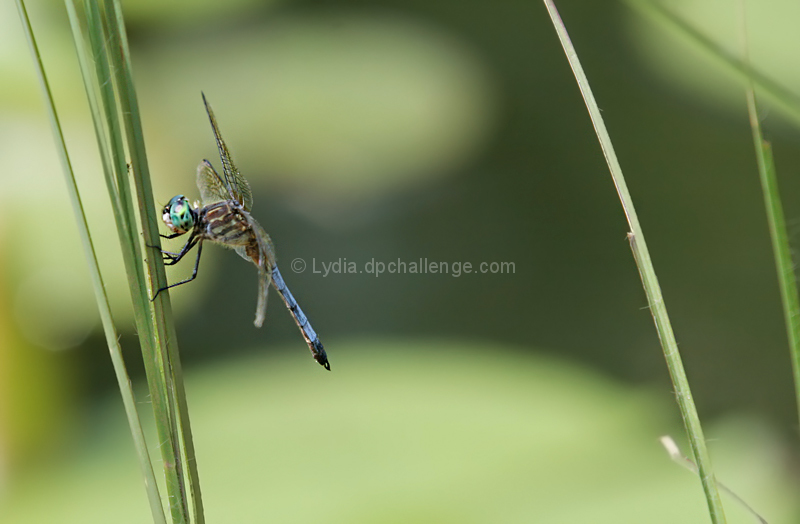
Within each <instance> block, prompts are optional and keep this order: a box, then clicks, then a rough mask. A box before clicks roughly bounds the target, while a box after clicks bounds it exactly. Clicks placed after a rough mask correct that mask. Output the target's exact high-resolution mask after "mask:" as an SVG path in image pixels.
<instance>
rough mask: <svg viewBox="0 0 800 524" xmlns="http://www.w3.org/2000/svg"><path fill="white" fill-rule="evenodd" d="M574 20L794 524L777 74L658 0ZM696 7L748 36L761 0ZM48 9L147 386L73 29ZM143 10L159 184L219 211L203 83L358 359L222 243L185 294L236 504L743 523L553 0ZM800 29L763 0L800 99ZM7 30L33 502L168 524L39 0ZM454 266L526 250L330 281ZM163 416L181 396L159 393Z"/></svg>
mask: <svg viewBox="0 0 800 524" xmlns="http://www.w3.org/2000/svg"><path fill="white" fill-rule="evenodd" d="M561 4H563V5H561ZM561 4H559V8H560V9H561V11H562V16H563V18H564V20H565V23H566V24H567V28H568V29H569V31H570V33H571V36H572V39H573V41H574V43H575V46H576V48H577V50H578V53H579V55H580V58H581V60H582V61H583V64H584V68H585V69H586V72H587V74H588V76H589V78H590V81H591V82H592V86H593V88H594V90H595V95H596V97H597V99H598V101H599V103H600V106H601V107H602V109H603V111H604V117H605V118H606V123H607V125H608V127H609V131H610V133H611V136H612V139H613V140H614V143H615V145H616V147H617V154H618V156H619V158H620V161H621V163H622V166H623V169H624V170H625V172H626V175H627V178H628V184H629V186H630V189H631V191H632V194H633V197H634V201H635V202H636V205H637V210H638V212H639V215H640V219H641V221H642V224H643V227H644V228H645V232H646V233H647V235H648V245H649V246H650V249H651V253H652V256H653V259H654V263H655V267H656V270H657V272H658V276H659V279H660V282H661V285H662V287H663V290H664V294H665V297H666V300H667V305H668V307H669V311H670V313H671V317H672V321H673V325H674V328H675V331H676V334H677V337H678V341H679V343H680V347H681V350H682V354H683V358H684V363H685V365H686V367H687V372H688V375H689V379H690V381H691V384H692V387H693V391H694V395H695V400H696V402H697V404H698V408H699V410H700V414H701V417H702V418H703V420H704V422H705V423H706V430H707V436H708V437H709V438H710V439H711V443H710V446H711V453H712V457H713V458H714V459H715V466H716V468H717V470H718V472H719V476H720V478H721V479H722V480H723V481H724V482H726V483H727V484H728V485H729V486H731V487H732V488H734V490H735V491H737V493H738V494H739V495H740V496H742V497H743V498H745V499H746V500H748V502H750V503H751V504H752V505H753V506H755V507H756V509H758V510H760V511H761V512H762V513H763V515H764V516H765V517H766V518H767V519H768V520H769V521H770V522H790V521H792V518H793V517H795V518H796V516H797V504H796V502H794V500H793V499H796V497H792V494H793V492H794V491H795V490H796V488H797V455H798V453H797V450H798V445H797V436H798V435H797V433H798V432H797V417H796V407H795V402H794V400H793V386H792V382H791V370H790V364H789V357H788V351H787V347H786V340H785V334H784V328H783V320H782V312H781V308H780V299H779V295H778V289H777V284H776V279H775V271H774V265H773V261H772V255H771V248H770V244H769V236H768V231H767V225H766V220H765V217H764V211H763V204H762V197H761V193H760V188H759V183H758V178H757V172H756V163H755V158H754V155H753V150H752V140H751V135H750V129H749V126H748V123H747V118H746V111H745V107H744V94H743V91H742V89H741V87H740V86H738V85H737V84H736V83H735V82H733V81H732V80H731V79H730V78H729V77H727V76H726V74H725V73H724V72H723V71H720V70H718V69H717V68H716V67H715V66H714V65H713V63H712V62H710V61H709V60H708V59H707V58H704V57H703V56H702V55H701V54H699V53H697V52H696V50H694V49H692V48H691V47H689V46H687V45H686V44H685V43H684V42H681V41H680V40H679V39H678V38H676V37H675V36H674V35H672V34H670V33H669V32H668V31H664V30H662V29H661V28H659V27H657V26H656V25H654V24H653V23H652V22H649V21H647V20H646V19H645V18H643V17H642V16H641V15H640V14H639V13H638V12H637V11H636V10H634V9H631V8H630V6H627V5H625V4H622V3H616V2H589V1H583V2H580V1H573V2H562V3H561ZM667 5H669V6H670V8H671V9H673V10H674V11H675V12H677V13H679V14H680V15H681V16H683V17H685V18H686V19H687V20H689V21H690V22H691V23H692V24H693V25H694V26H695V27H698V28H700V29H701V30H702V31H704V32H705V33H706V34H708V35H710V36H712V37H713V38H714V39H715V41H717V42H719V43H720V44H721V45H723V46H725V47H726V48H729V49H730V50H732V51H735V50H736V49H738V47H737V46H738V45H739V43H738V38H739V33H738V32H737V31H738V28H739V24H740V22H739V19H738V18H737V17H738V16H739V11H738V9H739V3H738V2H731V1H723V0H703V1H696V0H695V1H691V2H689V1H672V2H668V3H667ZM28 6H29V9H30V11H31V17H32V21H33V24H34V30H35V31H36V32H37V37H38V38H39V42H40V47H41V50H42V53H43V55H44V59H45V63H46V66H47V68H48V71H49V74H50V80H51V84H52V86H53V88H54V94H55V97H56V102H57V104H58V106H59V109H60V111H61V117H62V122H63V125H64V127H65V132H66V135H67V140H68V145H69V146H70V148H71V154H72V155H73V160H74V163H75V167H76V170H77V172H78V177H79V184H80V185H81V189H82V191H83V192H84V198H85V204H86V206H87V212H88V214H89V218H90V221H91V224H92V228H93V234H94V238H95V241H96V242H97V243H98V245H99V246H98V247H99V249H100V257H101V264H102V267H103V270H104V275H105V276H106V278H107V280H108V283H109V287H110V289H111V293H112V300H113V301H114V307H115V311H114V312H115V316H116V318H117V320H118V324H119V327H120V330H121V331H122V333H123V335H122V343H123V346H124V348H125V350H126V351H127V361H128V364H129V366H130V368H131V370H132V374H133V375H134V379H135V380H137V381H140V380H141V378H142V374H141V362H140V359H139V357H138V352H137V345H136V338H135V333H134V332H133V327H132V326H133V322H132V319H131V315H130V312H129V311H128V309H127V307H128V306H127V305H126V304H127V302H128V296H127V289H126V288H127V285H126V281H125V277H124V275H123V274H122V271H121V258H120V256H119V253H118V247H117V240H116V236H115V233H114V228H113V226H112V224H111V214H110V209H109V208H108V204H107V203H105V202H104V195H105V186H104V184H103V182H102V180H101V176H100V172H99V162H98V161H97V155H96V148H95V142H94V138H93V132H92V128H91V122H90V120H89V113H88V109H87V107H86V102H85V98H84V94H83V87H82V84H81V80H80V77H79V71H78V66H77V62H76V59H75V56H74V50H73V47H72V43H71V37H70V34H69V29H68V23H67V20H66V14H65V11H64V8H63V5H61V4H60V3H59V2H52V1H42V0H39V1H31V2H30V3H29V4H28ZM123 10H124V13H125V16H126V19H127V22H128V31H129V38H130V44H131V48H132V53H133V59H134V64H133V66H134V73H135V75H136V80H137V89H138V93H139V96H140V105H141V109H142V116H143V124H144V128H145V135H146V140H147V147H148V154H149V157H150V162H151V173H152V176H153V180H154V184H155V194H156V195H157V198H158V199H159V201H158V202H157V204H158V205H161V204H164V203H166V202H167V201H168V200H169V198H170V197H171V196H172V195H174V194H176V193H182V194H186V195H187V196H188V197H189V198H190V199H195V198H198V194H197V191H196V188H195V186H194V173H195V167H196V165H197V164H198V162H199V161H200V160H201V159H202V158H209V159H210V160H211V161H212V162H213V163H215V164H217V165H218V159H217V153H216V150H215V147H214V144H213V140H212V135H211V132H210V129H209V126H208V123H207V119H206V116H205V114H204V112H203V109H202V103H201V100H200V91H201V90H203V91H204V92H205V93H206V95H207V96H208V98H209V101H210V102H211V104H212V105H213V106H214V109H215V112H216V115H217V119H218V121H219V124H220V127H221V130H222V133H223V136H224V137H225V138H226V141H227V142H228V145H229V147H230V148H231V150H232V153H233V155H234V157H235V159H236V161H237V165H238V167H239V168H240V169H241V171H242V172H243V173H244V174H245V176H246V177H247V178H248V179H249V180H250V182H251V184H252V186H253V191H254V198H255V206H254V215H255V217H256V218H257V219H258V220H259V222H260V223H261V224H262V225H263V226H264V228H265V229H266V230H267V231H268V232H269V233H270V234H271V235H272V238H273V240H274V241H275V243H276V246H277V250H278V257H279V264H280V266H281V267H282V268H283V269H282V272H283V274H284V277H285V279H286V281H287V283H288V285H289V286H290V288H291V289H292V291H293V293H294V294H295V296H296V297H297V299H298V301H299V302H300V303H301V305H302V307H303V309H304V310H305V312H306V313H307V314H308V316H309V318H310V319H311V320H312V323H313V326H314V328H315V329H316V330H317V332H318V333H319V334H320V336H321V338H322V341H323V342H324V343H325V346H326V349H327V350H328V355H329V358H330V360H331V365H332V369H333V371H332V372H331V373H330V374H328V373H325V372H324V371H323V370H322V369H321V368H320V367H319V366H317V365H316V364H315V363H314V362H313V361H312V360H311V359H310V358H309V355H308V353H307V349H306V348H305V344H304V343H303V341H302V338H301V337H300V336H299V334H298V333H297V328H296V327H295V326H294V324H293V322H292V320H291V318H290V316H289V315H288V313H287V312H286V311H285V310H284V308H283V306H282V305H281V304H280V301H279V300H278V299H277V296H276V295H274V294H273V296H272V299H271V304H270V307H269V310H268V315H267V320H266V322H265V325H264V327H263V328H262V329H260V330H258V329H255V328H254V327H253V325H252V319H253V314H254V310H255V298H256V296H255V295H256V274H255V270H254V268H253V267H252V266H251V265H248V264H246V263H244V262H243V261H242V260H241V259H240V258H239V257H237V256H235V255H234V254H232V253H229V252H227V251H226V250H223V249H220V248H207V249H206V250H205V253H204V255H203V264H202V267H201V269H200V275H199V277H198V279H197V281H196V282H194V283H193V284H191V285H188V286H183V287H181V288H178V289H176V290H174V291H173V292H172V299H173V305H174V307H175V311H176V316H177V318H178V322H179V325H178V332H179V335H180V346H181V351H182V355H183V359H184V361H185V369H186V373H187V380H188V384H187V387H188V400H189V407H190V412H191V415H192V421H193V424H194V433H195V438H196V443H197V452H198V463H199V467H200V475H201V483H202V487H203V490H204V500H205V504H206V507H207V512H208V517H209V519H208V520H209V521H210V522H268V521H271V522H336V523H338V522H342V523H358V522H365V523H367V522H380V523H383V522H387V523H395V522H398V523H399V522H459V523H462V522H466V523H472V522H475V523H479V522H564V523H571V522H615V523H619V522H707V519H708V517H707V516H706V513H705V503H704V500H703V498H702V492H701V490H700V485H699V482H697V480H696V479H695V478H693V476H692V475H691V474H690V473H687V472H685V471H683V470H681V469H680V468H679V467H678V466H676V465H674V464H672V463H671V462H670V461H669V460H668V458H666V456H665V454H664V452H663V451H662V450H661V449H660V446H659V444H658V442H657V437H658V436H660V435H662V434H672V435H675V436H676V437H678V438H680V437H681V436H682V429H681V424H680V420H679V416H678V413H677V407H676V406H675V403H674V399H673V396H672V391H671V385H670V382H669V378H668V376H667V373H666V368H665V365H664V362H663V357H662V355H661V350H660V347H659V344H658V340H657V337H656V334H655V330H654V328H653V324H652V320H651V317H650V315H649V313H648V311H647V309H646V301H645V297H644V294H643V292H642V289H641V283H640V281H639V277H638V273H637V271H636V267H635V265H634V263H633V259H632V256H631V253H630V249H629V247H628V244H627V242H626V238H625V233H626V232H627V228H626V223H625V219H624V215H623V213H622V210H621V207H620V205H619V202H618V200H617V197H616V193H615V190H614V187H613V184H612V183H611V180H610V177H609V175H608V172H607V169H606V166H605V162H604V160H603V157H602V154H601V152H600V149H599V147H598V145H597V142H596V139H595V137H594V133H593V131H592V128H591V124H590V122H589V120H588V117H587V115H586V111H585V108H584V106H583V103H582V101H581V99H580V95H579V93H578V90H577V88H576V85H575V82H574V79H573V77H572V75H571V72H570V71H569V68H568V65H567V63H566V60H565V58H564V56H563V52H562V51H561V48H560V46H559V44H558V42H557V39H556V36H555V33H554V30H553V28H552V26H551V24H550V22H549V19H548V18H547V15H546V12H545V10H544V7H543V5H542V4H541V3H540V2H536V1H526V2H520V1H513V0H503V1H500V2H495V3H491V4H487V3H485V2H464V1H456V0H434V1H422V0H405V1H396V0H378V1H372V2H360V1H357V0H349V1H348V0H329V1H323V0H316V1H315V0H307V1H289V0H286V1H279V0H275V1H272V2H265V1H261V2H259V1H256V0H238V1H236V2H225V3H223V2H211V1H192V2H187V1H176V2H155V1H152V0H138V1H137V0H126V1H124V2H123ZM799 19H800V8H798V7H797V6H796V5H795V4H794V3H792V2H789V1H788V0H770V1H762V2H759V3H757V4H756V3H752V5H749V6H748V23H749V27H750V42H751V46H752V49H753V51H752V56H753V60H754V63H755V65H756V67H758V68H760V69H761V70H763V71H764V72H766V73H767V74H769V75H771V76H772V77H773V78H775V79H776V80H778V81H779V82H781V83H782V84H784V85H786V86H787V87H789V88H790V89H793V90H795V91H797V90H800V85H798V84H800V77H798V74H797V68H796V67H794V62H795V55H796V53H795V52H794V50H795V49H796V48H797V45H800V34H798V33H797V31H796V30H795V29H794V28H795V27H796V22H797V20H799ZM0 41H1V42H2V45H0V158H2V159H3V166H4V168H3V170H2V172H1V173H0V522H2V523H4V524H5V523H6V522H9V523H17V522H85V523H89V522H109V521H113V522H128V521H130V522H146V521H147V519H148V514H149V513H148V509H147V503H146V499H145V495H144V490H143V489H142V488H141V478H140V476H139V470H138V466H137V465H136V463H135V455H134V451H133V446H132V444H131V442H130V436H129V434H128V433H127V430H126V427H125V423H124V417H123V416H122V406H121V403H120V402H119V394H118V393H117V390H116V383H115V381H114V379H113V372H112V370H111V366H110V362H109V359H108V356H107V349H106V347H105V343H104V337H103V334H102V332H101V329H100V327H99V323H98V321H97V320H98V319H97V314H96V307H95V305H94V303H93V295H92V292H91V288H90V283H89V279H88V274H87V271H86V269H85V263H84V261H83V254H82V252H81V250H80V245H79V241H78V238H77V235H76V231H75V226H74V225H73V221H72V212H71V210H70V208H69V206H68V201H67V197H66V192H65V190H64V184H63V180H62V174H61V172H60V170H59V167H58V163H57V158H56V155H55V150H54V147H53V144H52V139H51V135H50V133H51V131H50V128H49V125H48V123H47V119H46V117H45V114H44V111H43V103H42V100H41V93H40V92H39V89H38V86H37V84H36V82H35V78H34V73H33V66H32V63H31V59H30V56H29V53H28V50H27V48H26V44H25V41H24V37H23V35H22V31H21V28H20V23H19V20H18V16H17V14H16V12H15V9H14V6H13V4H12V3H8V2H6V3H3V4H2V5H0ZM763 119H764V125H765V126H766V130H767V133H768V136H769V138H770V139H771V140H772V141H773V144H774V150H775V156H776V162H777V167H778V172H779V174H780V176H781V178H780V183H781V188H782V194H783V203H784V206H785V211H786V214H787V218H788V221H789V226H790V234H791V240H792V241H793V243H796V242H797V240H798V233H800V230H798V225H800V221H798V217H800V208H799V207H798V205H797V203H796V199H795V198H794V195H796V194H797V193H798V190H800V187H799V186H800V180H798V177H796V176H795V173H796V172H797V170H798V168H800V153H798V152H797V142H798V138H800V135H798V132H797V126H796V124H795V123H793V122H791V121H790V120H788V119H784V118H783V117H782V115H781V114H780V113H779V112H777V110H769V108H767V109H765V111H764V114H763ZM176 245H177V243H176ZM295 259H302V260H303V261H304V263H305V267H306V269H305V271H301V272H296V271H293V270H292V267H293V266H292V261H294V260H295ZM419 259H427V260H428V261H437V262H447V263H448V264H454V263H465V262H469V263H471V264H472V265H473V267H478V265H479V264H480V263H481V262H498V263H500V262H510V263H513V268H514V270H513V272H512V273H505V274H499V273H498V274H492V273H487V274H481V273H476V274H461V275H459V276H454V275H452V274H421V275H420V274H389V273H388V272H387V273H383V274H381V275H378V276H375V275H374V274H366V273H363V272H361V273H355V274H342V273H333V272H331V273H328V274H327V275H326V274H325V271H324V269H323V265H325V266H328V265H329V264H331V263H333V262H337V261H340V260H341V261H342V262H345V263H348V264H349V263H355V264H356V267H357V270H363V269H364V268H365V265H366V264H367V263H368V262H370V261H374V262H383V263H386V264H388V263H389V262H392V261H395V262H396V261H398V260H400V261H403V262H406V263H411V262H414V261H418V260H419ZM328 267H329V266H328ZM190 271H191V263H190V262H187V263H185V267H182V268H176V269H173V270H170V272H169V273H168V274H169V278H170V279H171V280H173V281H175V280H177V279H180V278H182V277H185V276H187V275H188V274H189V273H190ZM140 403H141V407H142V410H143V412H145V413H146V412H147V408H148V406H147V396H146V392H145V391H142V393H141V395H140ZM728 510H729V513H730V516H731V521H732V522H749V520H748V517H747V515H745V514H743V512H742V511H741V510H740V509H739V508H737V507H735V506H733V505H732V504H728ZM125 519H128V520H125ZM659 519H660V520H659ZM737 519H738V520H737Z"/></svg>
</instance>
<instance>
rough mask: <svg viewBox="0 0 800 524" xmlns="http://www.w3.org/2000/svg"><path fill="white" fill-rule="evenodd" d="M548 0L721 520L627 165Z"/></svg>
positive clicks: (718, 521)
mask: <svg viewBox="0 0 800 524" xmlns="http://www.w3.org/2000/svg"><path fill="white" fill-rule="evenodd" d="M544 3H545V5H546V7H547V11H548V13H549V14H550V18H551V20H552V21H553V25H554V26H555V29H556V32H557V33H558V37H559V40H560V41H561V45H562V47H563V48H564V52H565V53H566V55H567V60H568V61H569V64H570V67H571V68H572V72H573V73H574V74H575V79H576V80H577V82H578V87H579V88H580V91H581V94H582V95H583V99H584V101H585V102H586V107H587V109H588V110H589V115H590V117H591V119H592V124H593V125H594V129H595V132H596V133H597V138H598V140H599V141H600V146H601V147H602V149H603V154H604V155H605V158H606V162H607V163H608V167H609V170H610V171H611V177H612V178H613V180H614V185H615V186H616V188H617V193H618V194H619V198H620V200H621V202H622V207H623V209H624V210H625V215H626V217H627V219H628V224H629V226H630V233H629V234H628V238H629V239H630V244H631V249H632V250H633V254H634V258H635V260H636V265H637V267H638V268H639V273H640V275H641V278H642V283H643V285H644V289H645V293H646V294H647V300H648V303H649V305H650V312H651V314H652V315H653V319H654V321H655V324H656V329H657V331H658V337H659V339H660V341H661V346H662V348H663V350H664V357H665V359H666V361H667V367H668V368H669V373H670V377H671V378H672V383H673V386H674V387H675V396H676V397H677V400H678V406H679V407H680V411H681V416H682V417H683V423H684V426H685V427H686V432H687V434H688V436H689V443H690V445H691V448H692V453H693V454H694V457H695V461H696V462H697V466H698V469H699V472H700V480H701V483H702V485H703V490H704V491H705V495H706V501H707V502H708V509H709V512H710V514H711V520H712V522H713V523H714V524H722V523H724V522H725V514H724V512H723V509H722V502H721V501H720V497H719V491H718V489H717V485H716V479H715V478H714V474H713V473H712V470H711V459H710V458H709V456H708V450H707V449H706V444H705V438H704V437H703V430H702V427H701V425H700V417H699V416H698V415H697V408H696V407H695V405H694V401H693V400H692V393H691V389H690V388H689V381H688V379H687V378H686V372H685V371H684V368H683V362H682V361H681V356H680V353H679V351H678V344H677V342H676V341H675V334H674V333H673V331H672V325H671V324H670V321H669V316H668V315H667V307H666V305H665V303H664V297H663V296H662V294H661V287H660V286H659V284H658V279H657V278H656V273H655V268H654V267H653V263H652V261H651V260H650V253H649V251H648V249H647V244H646V243H645V238H644V233H643V231H642V228H641V226H640V224H639V219H638V218H637V216H636V210H635V208H634V206H633V200H632V198H631V195H630V193H629V192H628V187H627V184H626V183H625V178H624V177H623V175H622V168H621V167H620V165H619V162H618V161H617V156H616V153H615V152H614V148H613V145H612V143H611V137H610V136H609V135H608V131H607V130H606V127H605V123H604V122H603V117H602V115H601V113H600V108H599V107H598V106H597V102H596V101H595V99H594V95H593V94H592V91H591V88H590V87H589V80H588V79H587V78H586V75H585V74H584V72H583V68H582V67H581V64H580V61H579V60H578V55H577V53H576V52H575V48H574V47H573V46H572V42H571V41H570V38H569V34H568V33H567V29H566V27H565V26H564V23H563V22H562V21H561V17H560V16H559V14H558V11H557V10H556V7H555V5H554V4H553V2H552V0H544Z"/></svg>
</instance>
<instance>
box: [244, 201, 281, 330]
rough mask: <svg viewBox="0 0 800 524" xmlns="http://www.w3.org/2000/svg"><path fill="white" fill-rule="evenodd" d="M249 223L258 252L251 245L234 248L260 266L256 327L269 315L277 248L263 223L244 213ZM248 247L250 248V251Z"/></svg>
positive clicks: (246, 258)
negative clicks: (268, 301) (268, 297)
mask: <svg viewBox="0 0 800 524" xmlns="http://www.w3.org/2000/svg"><path fill="white" fill-rule="evenodd" d="M244 216H245V218H246V219H247V223H248V225H249V226H250V228H251V230H252V231H253V235H254V236H255V240H256V248H257V249H258V252H257V253H254V252H253V250H252V245H250V246H237V247H235V248H234V250H235V251H236V252H237V253H238V254H239V256H241V257H242V258H243V259H245V260H249V261H250V262H252V263H254V264H255V265H256V267H258V305H257V306H256V319H255V321H254V322H253V324H255V326H256V327H261V325H262V324H263V323H264V318H265V317H266V316H267V295H268V293H269V286H270V284H272V270H273V269H274V268H275V267H276V266H275V248H274V247H273V245H272V240H271V239H270V238H269V235H268V234H267V232H266V231H264V228H262V227H261V225H260V224H259V223H258V222H256V220H255V219H254V218H253V217H251V216H250V213H244ZM248 248H250V250H249V252H248Z"/></svg>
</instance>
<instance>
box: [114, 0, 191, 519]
mask: <svg viewBox="0 0 800 524" xmlns="http://www.w3.org/2000/svg"><path fill="white" fill-rule="evenodd" d="M104 5H105V13H106V15H107V17H108V18H107V19H108V25H109V27H108V32H109V35H110V36H111V40H110V44H111V46H112V48H113V49H114V50H115V51H117V52H114V53H111V58H112V65H113V69H114V72H115V76H116V85H117V89H118V91H119V103H120V109H121V114H122V121H123V124H124V128H125V133H126V139H127V142H128V147H129V151H130V155H131V166H132V169H133V182H134V186H135V188H136V196H137V204H138V211H139V218H140V220H141V223H140V226H141V230H142V233H143V236H144V241H145V243H146V244H147V245H150V246H155V245H159V244H160V237H159V233H158V222H159V221H158V218H157V217H156V214H155V200H154V198H153V190H152V184H151V182H150V171H149V168H148V165H147V154H146V150H145V146H144V134H143V132H142V123H141V119H140V118H139V102H138V99H137V97H136V89H135V87H134V84H133V73H132V66H131V59H130V50H129V48H128V39H127V35H126V32H125V23H124V21H123V19H122V10H121V8H120V5H119V0H105V2H104ZM153 252H154V253H156V256H148V257H146V258H145V263H146V267H147V274H148V277H149V278H148V282H147V284H148V285H149V289H151V290H153V289H161V288H162V287H164V286H166V285H167V277H166V272H165V271H164V263H163V260H162V258H161V253H160V249H158V250H155V249H154V250H153ZM147 289H148V288H147V287H142V288H141V290H142V291H143V292H145V294H144V296H143V298H145V299H148V298H149V295H147V294H146V291H147ZM147 303H148V304H149V305H150V307H151V310H152V316H151V318H152V321H153V330H154V334H155V342H156V345H157V347H158V348H159V354H160V357H161V359H162V362H164V370H165V379H166V380H165V381H166V385H167V387H168V394H169V396H170V402H171V403H172V408H173V412H174V413H175V414H176V415H177V416H175V417H173V421H172V423H173V430H174V431H176V434H177V437H178V442H177V444H178V447H177V448H176V451H177V452H179V453H180V454H181V458H182V460H179V461H178V462H177V465H178V466H181V465H182V467H184V471H181V472H180V473H181V476H183V475H186V480H187V483H188V486H189V493H188V497H189V498H188V503H191V505H192V515H193V516H194V520H195V522H197V523H198V524H203V522H204V521H205V517H204V514H203V504H202V498H201V494H200V480H199V473H198V470H197V460H196V456H195V451H194V442H193V439H192V431H191V424H190V420H189V411H188V405H187V402H186V390H185V388H184V384H183V371H182V368H181V363H180V355H179V353H178V344H177V340H178V339H177V335H176V333H175V324H174V322H173V321H172V310H171V308H170V303H169V300H168V298H167V296H166V295H165V296H164V297H161V298H160V299H157V300H155V301H150V300H147ZM176 426H177V427H176ZM186 496H187V493H186V492H185V488H184V492H183V497H184V498H183V502H184V503H185V504H186V503H187V499H186ZM184 510H185V511H187V513H188V508H184Z"/></svg>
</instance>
